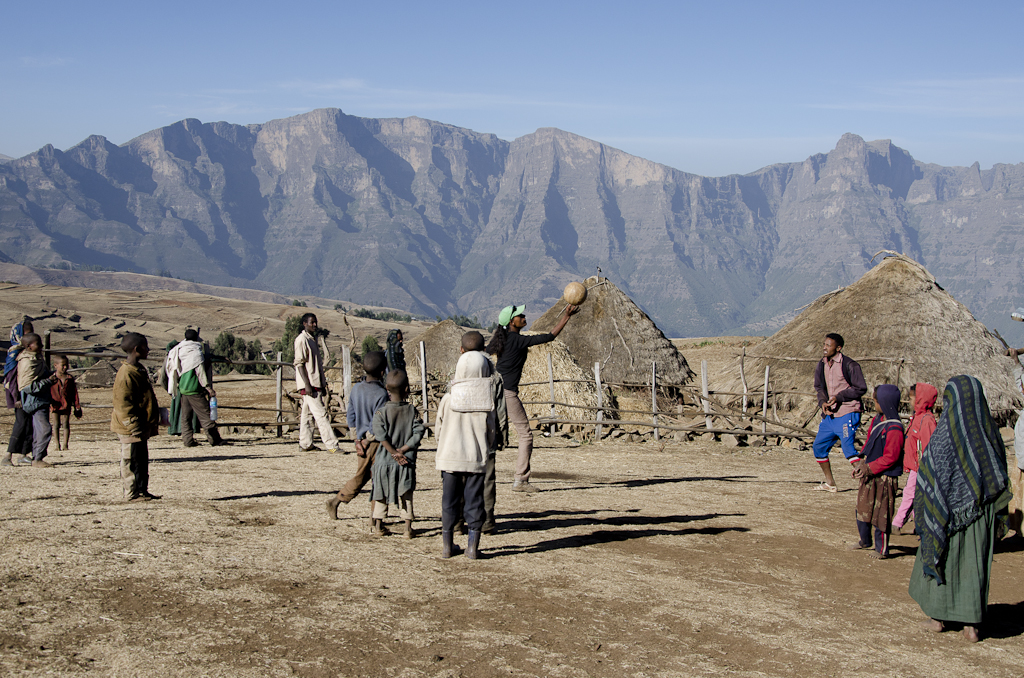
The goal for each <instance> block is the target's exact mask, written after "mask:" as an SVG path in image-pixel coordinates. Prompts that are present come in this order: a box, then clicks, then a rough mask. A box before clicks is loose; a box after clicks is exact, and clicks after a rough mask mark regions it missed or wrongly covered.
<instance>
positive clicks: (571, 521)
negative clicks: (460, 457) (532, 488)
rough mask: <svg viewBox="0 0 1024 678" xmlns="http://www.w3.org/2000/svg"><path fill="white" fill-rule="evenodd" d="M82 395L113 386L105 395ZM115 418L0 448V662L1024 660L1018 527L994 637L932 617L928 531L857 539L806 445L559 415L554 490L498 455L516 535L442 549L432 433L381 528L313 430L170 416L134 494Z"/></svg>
mask: <svg viewBox="0 0 1024 678" xmlns="http://www.w3.org/2000/svg"><path fill="white" fill-rule="evenodd" d="M698 365H699V362H698ZM260 394H264V395H260ZM272 394H273V389H272V386H271V385H270V383H269V382H268V383H267V384H259V383H254V382H237V383H233V384H232V383H228V382H224V383H219V384H218V396H219V400H220V401H221V402H222V403H223V404H228V403H238V402H253V403H255V402H259V401H260V400H261V398H272ZM84 396H85V400H86V402H90V403H95V404H104V400H105V399H107V398H109V391H108V390H106V389H97V390H89V391H85V393H84ZM257 396H259V397H257ZM232 416H238V413H237V412H231V411H226V412H225V415H224V418H226V419H230V418H231V417H232ZM108 417H109V414H108V411H107V410H102V409H89V410H87V415H86V421H85V422H83V424H82V425H79V426H78V428H76V429H75V430H74V431H73V434H72V435H73V439H72V450H71V451H70V452H63V453H56V452H54V453H52V460H53V461H54V462H56V463H57V465H56V467H55V468H53V469H34V468H30V467H15V468H0V509H2V511H0V550H2V553H3V558H2V559H0V582H2V590H0V674H2V675H27V676H35V675H74V674H78V673H87V672H94V673H95V674H98V675H104V676H149V675H152V676H198V675H202V676H289V675H299V676H311V677H312V676H466V677H475V676H500V675H514V676H607V677H612V678H621V677H622V676H700V675H726V674H727V675H737V676H840V675H842V676H920V677H921V678H925V677H928V678H930V677H932V676H953V675H955V676H1019V675H1020V672H1021V668H1020V667H1021V666H1024V642H1022V637H1024V602H1022V601H1024V588H1022V586H1021V582H1024V550H1022V549H1021V547H1020V546H1019V545H1012V546H1009V547H1008V548H1006V547H1004V550H1003V551H1002V552H999V553H997V555H996V558H995V565H994V568H993V580H992V591H991V597H990V600H991V608H990V612H991V621H990V624H989V625H988V627H987V628H986V630H985V633H986V637H985V638H984V639H983V641H982V642H981V643H978V644H977V645H970V644H968V643H967V642H966V641H965V640H964V639H963V638H962V637H961V636H960V635H959V634H956V633H946V634H943V635H939V636H937V635H932V634H929V633H927V632H925V631H922V630H919V629H918V627H917V623H918V622H919V621H921V620H923V619H924V616H923V615H922V613H921V612H920V610H919V608H918V607H917V605H916V604H915V603H914V602H913V601H912V600H911V599H910V598H909V596H908V595H907V582H908V578H909V575H910V571H911V567H912V564H913V554H914V549H915V547H916V538H914V537H912V536H897V537H894V539H893V541H894V551H895V555H896V557H895V558H893V559H891V560H888V561H883V562H877V561H873V560H871V559H869V558H868V557H867V556H866V555H865V554H864V553H862V552H860V553H850V552H847V551H846V550H845V548H844V547H845V545H846V543H848V542H850V541H851V540H853V539H854V538H855V536H856V529H855V527H854V523H853V507H854V502H855V492H854V491H853V490H852V488H853V486H854V485H853V481H852V480H850V479H847V480H846V481H845V482H843V483H842V484H843V485H844V487H845V491H843V492H841V493H839V494H827V493H821V492H816V491H814V490H813V488H814V486H815V484H816V483H817V481H818V480H819V477H818V476H819V471H818V469H817V467H816V465H815V464H814V463H813V462H812V461H811V459H810V453H809V452H797V451H792V450H782V449H776V448H726V447H724V446H722V445H720V444H717V443H714V442H692V443H674V442H672V443H669V444H667V445H665V446H660V445H659V444H656V443H643V444H634V445H629V444H621V443H611V442H604V443H599V444H580V443H578V442H575V441H573V440H571V439H565V438H544V437H541V436H538V437H537V449H536V450H535V453H534V468H535V473H536V475H535V482H536V484H537V485H538V486H539V487H540V488H541V489H542V490H543V491H542V492H540V493H537V494H534V495H523V494H519V493H513V492H511V470H512V460H513V453H512V452H503V453H500V454H499V457H498V472H499V485H498V514H499V524H500V533H499V534H497V535H494V536H485V537H484V540H483V544H482V547H483V550H484V552H485V557H484V559H481V560H478V561H475V562H473V561H467V560H466V559H465V558H464V557H463V556H459V557H455V558H453V559H451V560H448V561H444V560H441V559H440V557H439V552H440V537H439V530H440V520H439V518H440V479H439V474H438V473H437V472H436V471H434V469H433V441H432V440H428V441H427V443H426V444H425V445H424V448H423V451H422V453H421V457H420V461H419V469H420V471H419V489H418V490H417V493H416V507H417V512H418V514H419V521H418V523H417V524H418V528H419V530H420V536H419V537H417V538H416V539H413V540H411V541H408V540H405V539H402V538H401V537H399V536H389V537H383V538H374V537H372V536H370V535H369V534H368V529H367V523H366V517H365V516H366V512H367V511H366V509H367V504H366V502H365V496H366V495H365V494H363V495H361V496H360V497H359V498H358V499H356V500H355V501H354V502H353V503H352V504H349V505H347V506H346V505H342V507H341V509H340V511H339V516H340V518H341V519H340V520H338V521H337V522H333V521H330V520H328V519H327V516H326V513H325V512H324V507H323V504H324V500H325V499H327V498H328V497H329V496H330V493H331V492H332V491H334V490H336V489H337V488H338V487H339V486H340V484H341V483H342V482H343V481H344V480H345V479H347V477H348V476H349V475H350V474H351V472H352V471H353V469H354V466H355V457H354V456H353V455H347V456H346V455H329V454H327V453H326V452H312V453H304V452H300V451H299V450H298V446H297V444H296V442H295V438H294V433H292V434H290V436H286V437H285V438H283V439H277V438H274V437H270V436H263V437H261V436H258V435H256V434H254V433H235V434H232V433H230V432H229V433H228V434H227V437H229V438H232V439H234V441H235V444H234V445H233V446H231V447H224V448H211V447H208V446H206V445H204V446H202V447H199V448H192V449H188V450H185V449H182V448H181V447H180V442H179V440H178V439H177V438H170V437H167V436H164V435H161V436H160V437H159V438H156V439H155V440H153V441H152V442H151V456H152V463H151V466H150V471H151V483H150V489H151V490H152V491H153V492H154V493H156V494H158V495H162V496H163V498H162V499H161V500H159V501H154V502H150V503H145V504H131V505H128V504H124V503H122V501H121V490H120V485H119V481H118V467H117V462H116V444H115V442H114V441H113V439H112V435H111V434H110V433H109V432H107V431H106V421H109V419H108ZM9 431H10V423H9V419H6V418H5V419H3V420H2V425H0V435H5V434H7V433H9ZM345 447H346V448H348V449H351V445H350V444H346V445H345ZM463 543H464V542H463Z"/></svg>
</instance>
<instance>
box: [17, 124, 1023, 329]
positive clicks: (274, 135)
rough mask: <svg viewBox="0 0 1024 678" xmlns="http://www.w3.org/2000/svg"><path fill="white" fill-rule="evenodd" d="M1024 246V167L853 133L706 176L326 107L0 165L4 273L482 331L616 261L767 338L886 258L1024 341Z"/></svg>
mask: <svg viewBox="0 0 1024 678" xmlns="http://www.w3.org/2000/svg"><path fill="white" fill-rule="evenodd" d="M1022 233H1024V165H1013V166H1009V165H997V166H996V167H993V168H992V169H990V170H981V169H980V168H979V167H978V166H977V165H975V166H973V167H967V168H965V167H940V166H936V165H928V164H923V163H919V162H917V161H915V160H914V159H913V158H912V157H911V155H910V154H909V153H908V152H907V151H905V150H903V149H900V148H898V147H896V146H894V145H893V144H892V143H890V142H889V141H873V142H866V141H864V140H863V139H861V138H860V137H857V136H855V135H852V134H848V135H844V136H843V137H842V139H840V140H839V143H838V144H837V145H836V148H835V149H834V150H832V151H831V152H829V153H827V154H819V155H815V156H812V157H810V158H808V159H807V160H805V161H804V162H802V163H789V164H780V165H772V166H769V167H766V168H764V169H762V170H760V171H758V172H754V173H752V174H749V175H745V176H738V175H733V176H728V177H716V178H711V177H701V176H697V175H692V174H687V173H685V172H681V171H678V170H675V169H672V168H670V167H666V166H664V165H659V164H657V163H653V162H650V161H648V160H644V159H642V158H638V157H635V156H631V155H629V154H627V153H624V152H622V151H619V150H616V149H614V148H610V147H608V146H604V145H602V144H599V143H597V142H594V141H592V140H589V139H585V138H583V137H579V136H576V135H574V134H570V133H568V132H563V131H561V130H556V129H540V130H538V131H537V132H535V133H534V134H529V135H526V136H524V137H521V138H519V139H516V140H515V141H513V142H511V143H508V142H505V141H503V140H501V139H498V138H497V137H495V136H494V135H490V134H479V133H476V132H472V131H470V130H465V129H461V128H458V127H453V126H451V125H445V124H442V123H438V122H433V121H428V120H423V119H420V118H406V119H370V118H357V117H353V116H349V115H345V114H344V113H343V112H341V111H339V110H337V109H322V110H316V111H312V112H310V113H307V114H304V115H299V116H295V117H292V118H286V119H282V120H273V121H270V122H268V123H265V124H262V125H249V126H242V125H232V124H228V123H223V122H220V123H206V124H204V123H201V122H199V121H198V120H183V121H181V122H178V123H175V124H174V125H170V126H168V127H164V128H161V129H158V130H153V131H152V132H148V133H146V134H144V135H142V136H140V137H138V138H136V139H133V140H131V141H130V142H128V143H126V144H124V145H122V146H116V145H114V144H111V143H110V142H109V141H107V140H106V139H104V138H103V137H98V136H94V137H90V138H88V139H86V140H85V141H83V142H82V143H81V144H79V145H78V146H75V147H74V148H72V149H69V150H67V151H60V150H58V149H55V148H53V147H52V146H46V147H44V148H42V149H40V150H39V151H37V152H36V153H33V154H30V155H28V156H25V157H24V158H19V159H16V160H12V161H10V162H7V163H4V164H0V260H5V261H13V262H17V263H20V264H27V265H31V266H37V267H39V266H42V267H45V266H49V265H57V266H64V267H67V266H70V265H77V266H79V267H87V268H88V267H91V268H99V267H105V268H110V269H117V270H124V271H137V272H144V273H151V274H159V273H163V274H165V275H166V274H170V275H174V276H177V277H180V278H190V279H194V280H197V281H201V282H204V283H210V284H217V285H233V286H236V287H237V286H244V287H252V288H257V289H265V290H272V291H274V292H279V293H282V294H307V295H315V296H320V297H327V298H338V299H351V300H353V301H356V302H362V303H377V304H382V305H387V306H390V307H396V308H406V309H409V310H410V311H413V312H417V313H427V314H430V315H433V314H443V315H447V314H449V313H465V314H467V315H470V316H472V315H478V316H480V317H481V318H489V317H492V316H493V315H494V314H495V313H496V311H497V310H498V309H500V308H501V307H502V306H505V305H507V304H509V303H512V302H517V303H521V302H526V303H528V304H531V305H533V307H535V308H537V309H538V310H539V309H540V308H541V307H544V308H546V307H548V306H550V305H551V304H552V303H554V301H555V300H557V299H558V297H559V296H560V294H561V290H562V288H563V287H564V285H565V283H567V282H569V281H570V280H579V279H582V278H585V277H587V276H590V275H593V274H595V273H596V272H597V268H598V267H600V268H601V270H602V275H604V276H606V277H608V278H609V279H611V280H612V281H613V282H615V283H616V284H617V285H618V286H619V287H621V288H622V289H623V291H624V292H626V293H627V294H628V295H629V296H630V297H631V298H632V299H634V300H635V301H636V302H637V303H639V304H640V305H641V306H642V307H643V309H644V311H645V312H647V313H648V314H650V316H651V317H652V318H653V319H655V321H656V322H657V323H658V325H659V327H661V328H663V329H664V330H665V331H666V332H668V333H669V334H670V335H676V336H702V335H714V334H720V333H730V332H742V333H768V332H771V331H773V330H774V329H776V328H778V327H780V326H781V325H782V324H784V323H785V322H786V321H787V320H789V319H791V318H792V317H793V316H794V315H795V309H797V308H798V307H799V306H801V305H803V304H806V303H807V302H809V301H811V300H812V299H813V298H815V296H816V295H818V294H820V293H822V292H825V291H828V290H830V289H835V288H836V287H839V286H844V285H847V284H850V283H852V282H853V281H855V280H857V279H858V278H859V277H860V276H861V275H862V274H863V273H864V272H865V271H866V270H867V269H869V268H870V267H871V266H872V265H873V264H872V261H871V257H872V255H874V253H875V252H877V251H878V250H881V249H892V250H897V251H900V252H903V253H906V254H908V255H910V256H912V257H914V258H915V259H918V260H919V261H921V262H922V263H923V264H925V265H926V266H928V268H929V270H931V271H932V272H933V273H935V275H936V276H937V277H938V278H939V281H940V282H941V283H942V284H943V285H944V286H945V287H946V288H947V289H949V290H950V291H951V292H952V293H953V294H954V296H956V297H957V298H958V299H960V300H961V301H963V302H964V303H965V304H967V306H968V307H969V308H971V309H972V310H973V311H974V312H975V313H976V314H977V315H978V316H979V318H981V319H982V320H983V321H984V322H986V323H987V324H988V325H989V326H996V327H999V329H1000V330H1005V332H1004V334H1005V333H1007V332H1016V333H1018V334H1020V335H1021V341H1024V332H1021V330H1020V329H1019V328H1020V325H1019V324H1015V325H1016V326H1011V325H1010V323H1009V322H1006V320H1007V319H1006V311H1007V309H1009V308H1012V307H1014V306H1015V305H1020V297H1021V296H1022V292H1024V270H1022V269H1021V266H1020V263H1019V262H1020V255H1019V253H1017V252H1016V247H1017V243H1018V242H1019V241H1021V240H1022V238H1021V236H1022Z"/></svg>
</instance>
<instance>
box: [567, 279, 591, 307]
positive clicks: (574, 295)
mask: <svg viewBox="0 0 1024 678" xmlns="http://www.w3.org/2000/svg"><path fill="white" fill-rule="evenodd" d="M562 297H563V298H564V299H565V300H566V302H568V303H570V304H572V305H573V306H579V305H580V304H582V303H583V302H584V301H586V300H587V288H586V287H584V286H583V283H578V282H571V283H569V284H568V285H566V286H565V290H564V291H563V292H562Z"/></svg>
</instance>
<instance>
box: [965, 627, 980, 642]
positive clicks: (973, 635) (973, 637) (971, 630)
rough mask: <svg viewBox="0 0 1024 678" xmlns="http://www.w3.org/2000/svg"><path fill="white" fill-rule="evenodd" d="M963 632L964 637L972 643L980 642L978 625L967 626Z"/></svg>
mask: <svg viewBox="0 0 1024 678" xmlns="http://www.w3.org/2000/svg"><path fill="white" fill-rule="evenodd" d="M963 633H964V638H966V639H967V640H968V642H971V643H976V642H978V627H976V626H965V627H964V632H963Z"/></svg>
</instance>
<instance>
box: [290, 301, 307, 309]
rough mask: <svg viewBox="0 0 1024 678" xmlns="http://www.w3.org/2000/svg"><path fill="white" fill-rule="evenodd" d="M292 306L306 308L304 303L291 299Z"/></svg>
mask: <svg viewBox="0 0 1024 678" xmlns="http://www.w3.org/2000/svg"><path fill="white" fill-rule="evenodd" d="M292 306H302V307H305V306H306V302H304V301H299V300H298V299H292Z"/></svg>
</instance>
